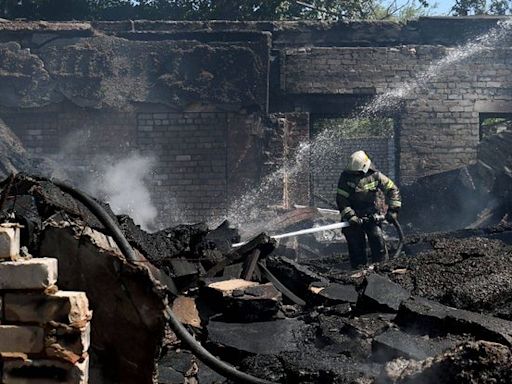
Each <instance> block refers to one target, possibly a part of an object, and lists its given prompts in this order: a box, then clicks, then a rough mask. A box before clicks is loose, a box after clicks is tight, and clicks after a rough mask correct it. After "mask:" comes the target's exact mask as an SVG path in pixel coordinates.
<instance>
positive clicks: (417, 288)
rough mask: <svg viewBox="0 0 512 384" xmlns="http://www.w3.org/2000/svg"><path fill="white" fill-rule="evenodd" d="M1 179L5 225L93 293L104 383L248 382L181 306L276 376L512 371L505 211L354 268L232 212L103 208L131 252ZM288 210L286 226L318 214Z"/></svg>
mask: <svg viewBox="0 0 512 384" xmlns="http://www.w3.org/2000/svg"><path fill="white" fill-rule="evenodd" d="M0 187H1V188H2V194H1V199H0V202H1V204H2V207H1V208H2V211H3V212H4V216H5V217H4V220H9V221H18V222H21V223H22V224H23V225H24V229H23V233H22V243H23V245H25V246H26V247H27V250H28V252H30V253H31V254H32V255H33V256H35V257H48V256H51V257H56V258H57V259H58V260H59V269H60V271H59V272H60V282H59V285H60V288H62V289H66V290H83V291H85V292H86V293H87V295H88V297H89V300H90V303H91V307H92V309H93V311H94V316H93V320H92V342H91V343H92V344H91V358H92V359H91V361H92V363H91V379H90V382H91V383H162V384H171V383H229V382H233V379H226V378H225V377H223V376H222V375H221V374H219V373H217V372H215V370H213V369H211V368H209V367H208V366H207V365H205V364H204V363H203V362H202V361H201V358H200V356H198V355H197V353H192V352H191V350H190V348H189V347H188V346H187V345H186V344H185V343H183V342H182V341H181V340H180V338H179V337H177V335H176V334H175V333H174V332H173V330H172V328H171V327H170V325H169V309H170V308H172V311H173V313H174V314H175V315H176V316H177V317H178V318H179V319H180V321H181V322H182V323H183V324H185V325H186V327H187V329H188V331H189V332H191V333H192V334H194V335H195V338H196V339H197V340H198V341H200V342H201V343H202V345H203V346H205V347H206V348H207V349H208V350H209V351H210V352H211V353H212V354H213V355H215V356H216V357H217V358H218V359H221V360H223V361H225V362H227V363H229V364H231V365H233V366H234V367H236V368H237V369H239V370H240V371H242V372H245V373H248V374H250V375H252V376H253V377H257V378H260V379H263V380H267V381H268V382H274V383H422V384H426V383H468V382H471V383H510V382H512V373H511V372H512V369H511V368H512V358H511V350H510V347H511V344H512V321H511V320H512V283H511V281H512V259H511V255H512V226H510V225H508V224H507V223H506V222H505V221H502V222H501V223H500V224H498V225H494V226H489V227H485V228H480V229H467V230H459V231H456V232H444V233H441V232H438V233H434V234H416V235H409V236H408V237H407V239H406V243H405V245H404V248H403V251H402V253H401V254H400V255H399V256H397V257H395V258H393V259H391V260H390V261H387V262H383V263H380V264H375V265H370V266H367V268H365V269H363V270H357V271H351V270H349V269H348V266H347V265H348V263H347V256H346V253H344V252H343V248H342V246H341V244H339V243H336V242H334V243H333V242H330V243H328V242H327V243H326V242H320V241H318V240H315V238H314V237H309V240H307V241H306V240H304V241H302V240H301V241H292V242H290V241H289V242H282V243H281V244H277V243H276V241H275V240H272V239H271V238H269V237H268V236H267V235H265V234H261V235H258V236H256V237H254V238H253V239H252V240H251V241H249V242H248V243H247V244H245V245H242V246H241V247H236V248H233V247H232V246H231V244H232V243H234V242H238V241H239V240H240V237H239V235H238V231H237V229H236V228H232V227H231V226H230V225H229V223H227V222H225V223H223V224H222V225H220V226H219V227H218V228H216V229H209V228H208V227H207V226H206V225H204V224H197V225H181V226H178V227H174V228H169V229H165V230H161V231H159V232H156V233H147V232H145V231H143V230H142V229H140V228H139V227H138V226H136V225H135V224H134V223H133V221H132V220H131V219H130V218H129V217H127V216H115V215H114V214H113V213H112V212H111V211H110V210H109V208H108V206H106V205H105V204H103V203H101V204H102V206H103V207H104V209H105V210H106V212H108V216H109V217H110V218H111V219H112V220H114V222H116V223H117V225H118V226H119V227H120V228H121V230H122V233H123V234H124V236H125V237H126V238H127V239H128V241H129V243H130V245H131V246H132V247H133V249H134V250H135V255H136V256H135V257H134V258H127V257H126V256H125V255H123V252H121V250H120V248H119V245H116V243H115V241H114V240H113V239H112V237H111V235H112V233H110V230H109V228H108V227H106V226H105V225H104V224H102V221H101V220H99V219H98V217H97V216H96V215H95V213H94V212H92V211H91V209H90V208H89V207H88V206H87V205H86V204H85V205H84V204H83V203H82V202H81V201H79V200H77V199H76V196H73V195H70V194H69V191H67V192H66V191H65V190H63V189H61V188H59V186H58V185H56V184H54V183H53V182H51V181H49V180H47V179H44V178H35V177H29V176H24V175H21V174H18V175H17V176H16V177H11V178H8V179H6V180H4V181H3V182H2V183H1V185H0ZM284 215H285V216H286V215H288V216H287V218H286V217H285V219H283V220H281V222H282V223H287V224H286V225H288V227H286V228H282V229H283V231H284V230H286V229H287V228H288V229H291V228H294V225H297V223H296V221H297V220H299V219H300V220H304V221H305V222H308V220H309V221H311V220H313V218H314V217H315V214H314V210H311V209H304V210H302V211H301V210H297V211H294V212H291V213H287V214H284ZM290 218H293V220H291V219H290ZM294 221H295V223H294ZM389 244H390V247H391V248H392V247H393V245H395V242H394V241H390V242H389ZM390 251H391V253H393V252H392V251H393V249H390ZM171 280H172V281H171ZM249 382H250V381H249Z"/></svg>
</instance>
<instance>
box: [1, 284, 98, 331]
mask: <svg viewBox="0 0 512 384" xmlns="http://www.w3.org/2000/svg"><path fill="white" fill-rule="evenodd" d="M4 308H5V312H4V316H5V319H6V320H7V321H13V322H34V323H40V324H46V323H48V322H49V321H56V322H59V323H64V324H73V323H81V322H84V321H88V320H89V319H90V317H91V313H90V311H89V301H88V300H87V296H86V295H85V293H84V292H73V291H58V292H57V293H55V294H54V295H46V294H44V293H6V294H5V296H4Z"/></svg>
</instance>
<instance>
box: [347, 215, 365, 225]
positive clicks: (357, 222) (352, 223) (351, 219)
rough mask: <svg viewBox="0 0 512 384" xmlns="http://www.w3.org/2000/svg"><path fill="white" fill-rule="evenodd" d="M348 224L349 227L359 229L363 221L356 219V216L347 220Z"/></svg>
mask: <svg viewBox="0 0 512 384" xmlns="http://www.w3.org/2000/svg"><path fill="white" fill-rule="evenodd" d="M348 222H349V224H350V226H351V227H360V226H361V225H363V220H362V219H361V218H360V217H357V216H356V215H354V216H352V217H351V218H350V219H348Z"/></svg>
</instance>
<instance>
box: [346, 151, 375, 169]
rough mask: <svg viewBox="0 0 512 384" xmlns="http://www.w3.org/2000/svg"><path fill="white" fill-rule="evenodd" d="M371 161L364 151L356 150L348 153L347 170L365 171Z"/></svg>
mask: <svg viewBox="0 0 512 384" xmlns="http://www.w3.org/2000/svg"><path fill="white" fill-rule="evenodd" d="M371 164H372V161H371V160H370V158H369V157H368V155H367V154H366V152H365V151H357V152H354V153H353V154H351V155H350V159H349V160H348V163H347V168H346V169H347V171H351V172H363V173H366V172H368V170H369V169H370V165H371Z"/></svg>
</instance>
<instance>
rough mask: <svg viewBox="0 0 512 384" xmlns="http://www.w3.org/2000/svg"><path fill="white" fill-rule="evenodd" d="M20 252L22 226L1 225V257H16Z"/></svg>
mask: <svg viewBox="0 0 512 384" xmlns="http://www.w3.org/2000/svg"><path fill="white" fill-rule="evenodd" d="M19 253H20V226H19V225H18V224H2V225H0V259H14V258H16V257H17V256H18V255H19Z"/></svg>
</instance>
